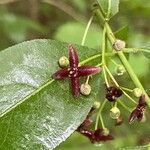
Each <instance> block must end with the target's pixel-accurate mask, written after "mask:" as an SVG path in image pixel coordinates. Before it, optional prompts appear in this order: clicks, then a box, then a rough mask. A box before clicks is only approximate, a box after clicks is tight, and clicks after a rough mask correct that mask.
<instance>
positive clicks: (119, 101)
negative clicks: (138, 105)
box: [118, 100, 131, 112]
mask: <svg viewBox="0 0 150 150" xmlns="http://www.w3.org/2000/svg"><path fill="white" fill-rule="evenodd" d="M118 103H120V105H122V107H123V108H125V109H126V110H128V111H129V112H131V110H130V108H129V107H127V106H126V105H125V104H124V103H123V102H122V101H121V100H118Z"/></svg>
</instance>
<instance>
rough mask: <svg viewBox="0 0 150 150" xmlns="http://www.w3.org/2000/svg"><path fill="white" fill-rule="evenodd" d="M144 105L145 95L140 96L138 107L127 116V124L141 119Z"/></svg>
mask: <svg viewBox="0 0 150 150" xmlns="http://www.w3.org/2000/svg"><path fill="white" fill-rule="evenodd" d="M146 105H147V104H146V102H145V95H141V96H140V98H139V102H138V105H137V106H136V108H135V109H134V110H133V111H132V112H131V114H130V116H129V123H132V122H133V121H135V120H139V121H140V120H141V119H142V118H143V113H144V109H145V106H146Z"/></svg>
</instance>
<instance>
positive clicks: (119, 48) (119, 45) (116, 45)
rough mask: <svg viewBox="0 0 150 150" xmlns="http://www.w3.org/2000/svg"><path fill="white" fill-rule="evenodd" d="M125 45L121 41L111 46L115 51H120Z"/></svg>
mask: <svg viewBox="0 0 150 150" xmlns="http://www.w3.org/2000/svg"><path fill="white" fill-rule="evenodd" d="M125 45H126V43H125V42H124V41H122V40H119V39H118V40H116V41H115V42H114V44H113V48H114V49H115V50H117V51H120V50H122V49H123V48H125Z"/></svg>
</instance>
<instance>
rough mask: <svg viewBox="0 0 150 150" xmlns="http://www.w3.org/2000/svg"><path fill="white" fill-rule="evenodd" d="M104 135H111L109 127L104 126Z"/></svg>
mask: <svg viewBox="0 0 150 150" xmlns="http://www.w3.org/2000/svg"><path fill="white" fill-rule="evenodd" d="M103 135H104V136H107V135H109V129H108V128H103Z"/></svg>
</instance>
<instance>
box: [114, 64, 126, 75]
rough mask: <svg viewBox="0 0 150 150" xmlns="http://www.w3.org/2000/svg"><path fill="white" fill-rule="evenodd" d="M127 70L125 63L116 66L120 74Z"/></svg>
mask: <svg viewBox="0 0 150 150" xmlns="http://www.w3.org/2000/svg"><path fill="white" fill-rule="evenodd" d="M125 72H126V70H125V68H124V66H123V65H118V66H117V67H116V73H117V75H118V76H121V75H123V74H124V73H125Z"/></svg>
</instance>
